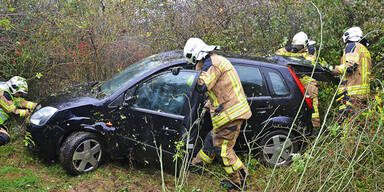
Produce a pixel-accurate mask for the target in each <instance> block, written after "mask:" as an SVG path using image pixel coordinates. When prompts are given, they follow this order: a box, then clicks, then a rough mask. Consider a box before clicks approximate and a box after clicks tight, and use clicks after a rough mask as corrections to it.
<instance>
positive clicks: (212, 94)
mask: <svg viewBox="0 0 384 192" xmlns="http://www.w3.org/2000/svg"><path fill="white" fill-rule="evenodd" d="M207 94H208V96H209V98H211V100H212V101H213V102H212V104H213V106H214V107H218V106H219V101H218V100H217V97H216V95H215V94H214V93H213V92H212V91H211V90H209V91H208V92H207Z"/></svg>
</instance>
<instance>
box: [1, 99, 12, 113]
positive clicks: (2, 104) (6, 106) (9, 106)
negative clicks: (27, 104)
mask: <svg viewBox="0 0 384 192" xmlns="http://www.w3.org/2000/svg"><path fill="white" fill-rule="evenodd" d="M0 105H1V106H3V107H4V108H5V110H7V111H12V110H13V109H15V108H16V106H15V105H14V104H12V105H7V104H6V103H4V101H3V100H1V99H0Z"/></svg>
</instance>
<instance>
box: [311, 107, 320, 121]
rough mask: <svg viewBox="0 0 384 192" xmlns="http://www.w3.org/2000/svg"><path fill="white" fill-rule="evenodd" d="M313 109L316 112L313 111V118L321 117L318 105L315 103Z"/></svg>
mask: <svg viewBox="0 0 384 192" xmlns="http://www.w3.org/2000/svg"><path fill="white" fill-rule="evenodd" d="M313 110H314V111H315V112H313V113H312V118H318V117H320V115H319V109H318V108H317V106H315V105H313Z"/></svg>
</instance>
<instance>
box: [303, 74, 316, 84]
mask: <svg viewBox="0 0 384 192" xmlns="http://www.w3.org/2000/svg"><path fill="white" fill-rule="evenodd" d="M300 81H301V83H302V84H303V85H307V84H308V83H310V82H312V81H315V80H314V79H313V78H311V77H310V76H307V75H305V76H304V77H302V78H301V79H300Z"/></svg>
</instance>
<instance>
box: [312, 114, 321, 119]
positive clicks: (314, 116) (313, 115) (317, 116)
mask: <svg viewBox="0 0 384 192" xmlns="http://www.w3.org/2000/svg"><path fill="white" fill-rule="evenodd" d="M319 117H320V115H319V113H312V118H319Z"/></svg>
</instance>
